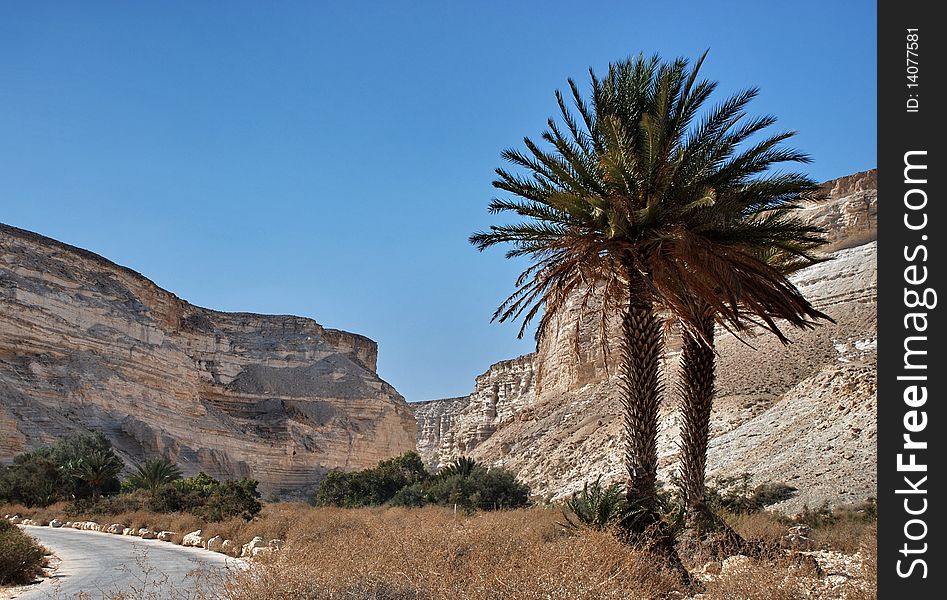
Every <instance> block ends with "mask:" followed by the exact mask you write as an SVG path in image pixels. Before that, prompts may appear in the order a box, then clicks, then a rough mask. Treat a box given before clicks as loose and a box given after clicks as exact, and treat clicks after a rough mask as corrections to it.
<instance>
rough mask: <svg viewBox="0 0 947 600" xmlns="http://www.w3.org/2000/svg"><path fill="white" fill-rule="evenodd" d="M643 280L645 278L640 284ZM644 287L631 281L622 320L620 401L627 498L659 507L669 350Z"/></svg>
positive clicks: (647, 507)
mask: <svg viewBox="0 0 947 600" xmlns="http://www.w3.org/2000/svg"><path fill="white" fill-rule="evenodd" d="M639 285H640V284H639ZM642 295H643V294H642V293H641V288H640V287H637V286H636V285H635V284H634V280H633V282H632V289H631V293H630V294H629V296H630V300H631V302H630V303H629V306H628V312H627V313H625V315H624V319H623V322H622V347H621V351H622V355H621V372H620V381H621V383H620V386H621V402H622V408H623V411H624V433H625V444H626V445H625V466H626V469H627V473H628V501H629V503H630V504H631V505H632V506H633V507H635V508H638V509H643V510H644V511H647V512H654V510H655V508H656V498H657V477H658V446H657V439H658V408H659V407H660V404H661V395H662V393H663V385H662V383H661V377H660V366H661V362H660V361H661V355H662V353H663V350H664V344H663V338H662V332H661V321H660V319H659V318H658V317H657V315H656V314H655V312H654V307H653V306H652V303H651V301H650V298H648V299H642V297H641V296H642Z"/></svg>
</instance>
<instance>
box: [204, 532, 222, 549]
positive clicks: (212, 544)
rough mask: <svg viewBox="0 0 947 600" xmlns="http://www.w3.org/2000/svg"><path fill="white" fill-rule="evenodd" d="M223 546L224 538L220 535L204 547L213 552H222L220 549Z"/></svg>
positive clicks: (211, 539)
mask: <svg viewBox="0 0 947 600" xmlns="http://www.w3.org/2000/svg"><path fill="white" fill-rule="evenodd" d="M223 545H224V538H222V537H220V536H219V535H215V536H214V537H212V538H210V539H209V540H207V544H206V545H205V546H204V547H205V548H207V549H208V550H210V551H211V552H220V549H221V547H222V546H223Z"/></svg>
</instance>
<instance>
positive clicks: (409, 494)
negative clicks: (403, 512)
mask: <svg viewBox="0 0 947 600" xmlns="http://www.w3.org/2000/svg"><path fill="white" fill-rule="evenodd" d="M426 500H427V498H426V496H425V495H424V487H423V486H422V485H421V482H416V483H412V484H411V485H407V486H405V487H403V488H401V489H400V490H398V491H397V492H395V495H394V496H392V498H391V500H389V501H388V504H390V505H391V506H404V507H409V508H410V507H420V506H424V504H425V502H426Z"/></svg>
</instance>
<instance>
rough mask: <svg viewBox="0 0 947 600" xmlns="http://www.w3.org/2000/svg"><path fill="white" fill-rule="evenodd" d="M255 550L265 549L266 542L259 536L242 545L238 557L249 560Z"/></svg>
mask: <svg viewBox="0 0 947 600" xmlns="http://www.w3.org/2000/svg"><path fill="white" fill-rule="evenodd" d="M257 548H266V542H265V541H264V540H263V538H261V537H260V536H256V537H255V538H253V539H252V540H250V541H249V542H247V543H246V544H244V545H243V548H242V549H241V550H240V556H241V557H247V558H249V557H251V556H253V551H254V550H256V549H257Z"/></svg>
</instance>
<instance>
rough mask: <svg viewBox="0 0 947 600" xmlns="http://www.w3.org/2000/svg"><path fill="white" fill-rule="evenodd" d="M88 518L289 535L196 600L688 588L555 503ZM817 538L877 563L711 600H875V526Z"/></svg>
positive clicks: (741, 518)
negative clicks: (844, 575)
mask: <svg viewBox="0 0 947 600" xmlns="http://www.w3.org/2000/svg"><path fill="white" fill-rule="evenodd" d="M65 508H66V506H60V507H51V508H50V509H47V510H44V511H35V510H33V511H30V510H27V509H25V508H24V507H12V506H3V507H0V514H3V513H10V512H17V513H19V514H21V515H24V516H32V517H33V518H46V519H48V518H52V517H59V518H62V516H63V512H62V511H63V510H64V509H65ZM83 518H87V519H89V520H95V521H98V522H99V523H122V524H123V525H127V526H130V527H149V528H151V529H165V530H171V531H176V532H179V533H186V532H188V531H192V530H194V529H203V530H204V535H205V536H213V535H220V536H222V537H224V538H226V539H231V540H234V541H236V542H237V543H238V544H243V543H245V542H247V541H249V540H250V539H251V538H252V537H253V536H256V535H259V536H261V537H263V538H264V539H267V540H269V539H273V538H279V539H283V540H286V544H287V548H286V551H284V552H280V553H275V554H272V555H265V556H264V557H263V558H262V559H259V560H257V561H255V563H254V565H253V567H252V568H251V569H250V570H249V571H246V572H242V573H238V574H235V575H233V576H231V577H230V578H228V579H225V580H224V581H220V582H217V587H216V591H214V592H213V593H206V592H204V593H195V594H192V595H190V596H186V597H189V598H193V599H195V600H206V599H208V598H223V599H225V600H297V599H300V600H302V599H305V600H322V599H326V600H328V599H333V600H334V599H345V600H402V599H404V600H407V599H412V600H448V599H451V600H453V599H456V598H464V599H470V600H481V599H482V600H487V599H490V600H494V599H496V600H499V599H501V598H502V599H512V600H518V599H523V600H526V599H533V598H536V599H539V598H543V599H558V598H562V599H566V598H568V599H572V598H577V599H593V598H605V599H607V598H618V597H621V598H640V599H648V598H670V597H678V598H684V597H687V594H688V592H687V590H685V588H684V587H683V586H682V584H681V582H680V581H679V580H678V579H677V577H676V576H675V575H674V574H672V573H670V572H669V571H668V570H667V569H666V568H665V567H664V566H663V565H662V564H660V562H659V561H657V560H656V559H655V558H654V557H653V556H651V555H649V554H647V553H645V552H642V551H640V550H637V549H634V548H631V547H629V546H627V545H624V544H622V543H621V542H619V541H618V540H617V539H616V538H615V537H614V536H613V535H611V534H610V533H608V532H592V531H587V532H582V533H580V534H578V535H575V534H572V533H570V532H567V531H565V530H563V528H562V527H560V526H559V525H558V522H559V521H561V520H562V515H561V513H560V512H559V511H558V510H555V509H553V510H544V509H539V508H534V509H529V510H516V511H505V512H496V513H486V512H485V513H476V514H473V515H464V514H459V515H456V516H455V515H454V514H453V512H452V511H450V510H446V509H442V508H438V507H427V508H422V509H399V508H375V509H356V510H352V509H334V508H312V507H309V506H306V505H303V504H291V503H277V504H268V505H266V506H265V507H264V509H263V511H262V512H261V513H260V514H259V515H258V516H257V518H255V519H254V520H253V521H250V522H246V521H243V520H242V519H233V520H229V521H224V522H221V523H212V524H202V523H200V522H199V521H198V520H197V519H196V518H195V517H193V516H191V515H187V514H167V515H163V514H155V513H148V512H130V513H122V514H118V515H84V516H83ZM728 520H729V521H730V523H731V525H732V526H734V528H735V529H736V530H737V531H738V532H739V533H740V534H741V535H743V536H744V537H746V538H748V539H753V540H757V541H761V542H764V543H766V544H767V545H775V544H776V543H777V542H778V540H779V537H780V536H781V535H783V534H784V533H785V531H786V524H785V521H783V520H780V518H778V517H777V516H775V515H770V514H766V513H759V514H753V515H730V516H729V517H728ZM816 534H818V535H819V541H820V542H821V543H823V544H826V545H828V544H834V543H838V544H841V545H842V547H840V548H836V549H837V550H845V551H846V552H849V553H853V552H854V551H855V550H859V552H860V555H861V556H862V557H863V558H864V561H865V563H866V564H865V566H864V567H863V568H862V569H860V570H858V571H856V572H855V573H853V574H854V575H855V578H853V579H852V580H850V581H849V582H848V583H844V584H841V585H834V586H827V584H826V581H825V580H824V579H823V580H820V578H819V577H818V576H817V574H816V573H815V572H813V571H812V570H811V569H807V568H806V567H804V566H800V562H799V561H798V560H795V559H786V560H783V559H776V560H766V561H762V562H756V561H752V562H748V563H746V564H745V565H743V566H742V567H741V568H740V569H737V570H735V571H734V570H728V571H727V572H725V573H724V574H723V575H722V576H720V577H718V578H715V579H714V580H713V581H710V582H709V583H708V584H707V588H706V590H704V591H703V594H704V595H703V596H700V597H701V598H704V599H706V600H764V599H765V600H790V599H795V598H804V597H805V598H851V599H854V600H872V599H873V598H874V585H875V584H874V581H875V574H874V568H875V567H874V563H873V562H872V561H873V558H872V557H873V555H874V535H875V532H874V529H873V526H872V525H866V524H864V523H858V522H855V521H844V520H843V521H839V522H834V523H829V524H826V525H824V526H819V527H816V528H814V530H813V537H816ZM856 538H857V539H856ZM777 552H779V551H777ZM779 555H780V556H783V554H782V553H781V552H780V553H779ZM771 558H772V557H771ZM695 566H696V567H699V566H700V565H695ZM205 589H206V587H205ZM114 597H115V598H122V599H123V600H128V599H130V598H131V599H136V600H151V598H152V596H150V595H138V596H136V595H134V594H133V595H128V594H124V595H118V596H114ZM155 597H162V596H161V595H160V594H159V595H158V596H155ZM181 597H182V598H183V597H185V596H181Z"/></svg>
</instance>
